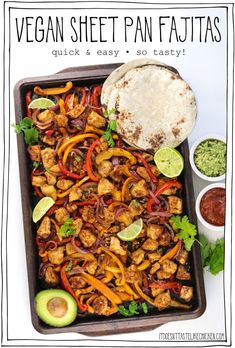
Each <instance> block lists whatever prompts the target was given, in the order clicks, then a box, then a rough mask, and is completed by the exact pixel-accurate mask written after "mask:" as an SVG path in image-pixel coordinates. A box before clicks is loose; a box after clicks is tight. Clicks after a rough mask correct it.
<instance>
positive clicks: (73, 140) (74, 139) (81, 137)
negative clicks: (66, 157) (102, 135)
mask: <svg viewBox="0 0 235 348" xmlns="http://www.w3.org/2000/svg"><path fill="white" fill-rule="evenodd" d="M86 138H94V139H97V138H98V136H97V135H96V134H92V133H86V134H78V135H75V136H74V137H72V138H70V139H68V140H66V141H65V142H64V143H63V144H62V145H61V146H60V147H59V149H58V151H57V154H58V156H60V155H61V154H62V152H63V151H64V150H65V149H66V148H67V146H68V145H70V144H71V143H74V145H75V144H77V143H79V142H80V141H83V140H84V139H86Z"/></svg>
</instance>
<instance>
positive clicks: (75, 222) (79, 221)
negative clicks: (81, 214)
mask: <svg viewBox="0 0 235 348" xmlns="http://www.w3.org/2000/svg"><path fill="white" fill-rule="evenodd" d="M82 225H83V222H82V219H81V218H77V219H75V220H73V222H72V225H71V226H72V228H74V229H75V231H76V232H75V234H79V232H80V231H81V229H82Z"/></svg>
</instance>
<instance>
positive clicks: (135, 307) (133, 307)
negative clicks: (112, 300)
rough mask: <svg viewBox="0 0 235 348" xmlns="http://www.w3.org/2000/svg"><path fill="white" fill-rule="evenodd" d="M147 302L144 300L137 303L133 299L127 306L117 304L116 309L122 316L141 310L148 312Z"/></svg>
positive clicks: (138, 312)
mask: <svg viewBox="0 0 235 348" xmlns="http://www.w3.org/2000/svg"><path fill="white" fill-rule="evenodd" d="M148 309H149V307H148V304H147V303H146V302H143V303H140V304H138V303H137V302H135V301H132V302H131V303H130V304H129V306H128V308H126V307H125V306H119V307H118V311H119V313H120V314H122V315H123V316H124V317H132V316H133V315H135V314H137V315H138V314H140V312H143V313H144V314H147V313H148Z"/></svg>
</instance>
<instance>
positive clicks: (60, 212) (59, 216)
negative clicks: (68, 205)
mask: <svg viewBox="0 0 235 348" xmlns="http://www.w3.org/2000/svg"><path fill="white" fill-rule="evenodd" d="M55 218H56V220H57V222H59V223H60V224H64V223H65V222H66V221H67V220H68V219H69V212H68V211H67V210H66V209H65V208H63V207H61V208H59V209H57V210H56V211H55Z"/></svg>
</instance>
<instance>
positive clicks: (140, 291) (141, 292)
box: [134, 282, 155, 307]
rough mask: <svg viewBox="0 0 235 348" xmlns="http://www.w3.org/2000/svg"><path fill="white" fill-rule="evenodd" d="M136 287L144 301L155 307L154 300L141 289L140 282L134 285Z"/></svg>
mask: <svg viewBox="0 0 235 348" xmlns="http://www.w3.org/2000/svg"><path fill="white" fill-rule="evenodd" d="M134 287H135V289H136V291H137V292H138V294H139V295H140V297H141V298H142V299H144V300H145V301H146V302H148V303H150V304H151V305H152V306H154V307H155V304H154V302H153V300H152V299H151V298H150V297H149V296H147V295H146V294H145V293H144V292H143V291H142V290H141V288H140V287H139V284H138V282H135V283H134Z"/></svg>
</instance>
